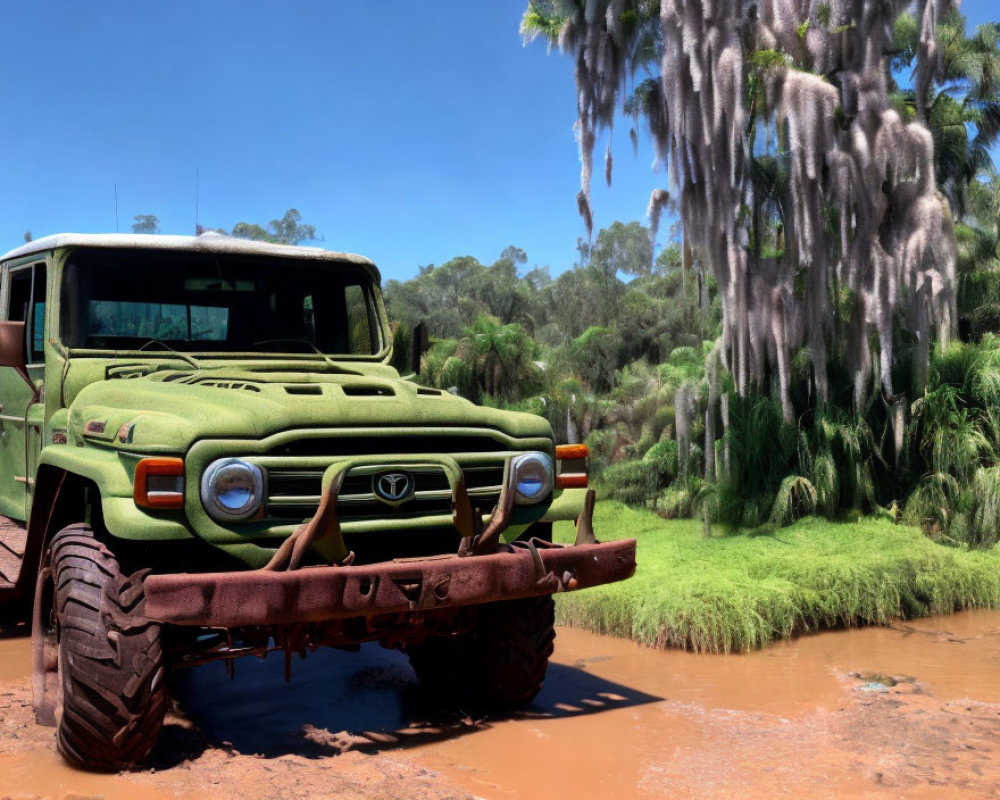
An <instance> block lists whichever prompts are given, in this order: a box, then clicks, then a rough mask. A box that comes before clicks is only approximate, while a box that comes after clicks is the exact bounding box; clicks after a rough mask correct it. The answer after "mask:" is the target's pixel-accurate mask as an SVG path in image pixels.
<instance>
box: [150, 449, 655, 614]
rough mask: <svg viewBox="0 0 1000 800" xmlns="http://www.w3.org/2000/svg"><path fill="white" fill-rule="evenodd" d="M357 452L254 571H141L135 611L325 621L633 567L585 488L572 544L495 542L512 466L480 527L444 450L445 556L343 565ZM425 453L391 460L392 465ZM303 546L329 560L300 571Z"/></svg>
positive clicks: (625, 546)
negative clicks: (599, 522) (344, 508)
mask: <svg viewBox="0 0 1000 800" xmlns="http://www.w3.org/2000/svg"><path fill="white" fill-rule="evenodd" d="M370 461H372V459H368V458H360V459H352V460H351V461H347V462H340V463H337V464H334V465H333V466H331V467H330V468H329V469H328V470H327V471H326V473H324V476H323V495H322V500H321V502H320V506H319V508H318V509H317V512H316V514H315V516H313V517H312V518H311V519H310V520H308V521H306V522H305V523H303V524H302V525H301V526H300V527H299V528H298V529H297V530H296V531H295V532H294V533H293V534H292V535H291V536H290V537H289V538H288V539H287V540H286V541H285V542H284V544H283V545H282V546H281V547H280V548H279V549H278V551H277V552H276V553H275V554H274V557H273V558H272V559H271V562H270V563H269V564H268V565H267V566H266V567H264V568H262V569H257V570H250V571H246V572H215V573H190V574H189V573H183V574H168V575H155V574H154V575H149V576H148V577H147V578H146V580H145V583H144V586H145V593H146V608H145V614H146V616H147V617H148V618H149V619H152V620H156V621H159V622H164V623H169V624H174V625H192V626H207V627H220V628H234V627H241V626H253V625H275V624H293V623H310V622H326V621H331V620H338V619H348V618H352V617H375V616H379V615H383V614H399V613H415V612H425V611H431V610H437V609H446V608H454V607H460V606H472V605H479V604H482V603H490V602H495V601H499V600H515V599H520V598H525V597H535V596H540V595H546V594H553V593H555V592H562V591H572V590H575V589H584V588H588V587H591V586H598V585H601V584H605V583H612V582H615V581H619V580H624V579H626V578H629V577H631V576H632V575H633V574H634V573H635V553H636V542H635V540H634V539H626V540H621V541H614V542H605V543H599V542H597V540H596V539H595V538H594V532H593V510H594V493H593V491H592V490H591V491H588V492H587V495H586V501H585V503H584V508H583V511H582V513H581V514H580V516H579V517H578V519H577V521H576V527H577V535H576V542H575V543H574V544H573V545H562V544H552V543H550V542H545V541H541V540H538V539H532V540H530V541H518V542H514V543H512V544H505V543H502V542H501V541H500V534H501V533H502V532H503V531H504V530H506V528H507V527H508V526H509V524H510V520H511V515H512V513H513V509H514V486H513V483H514V475H513V470H511V469H510V468H509V462H508V469H507V470H506V474H505V477H504V482H503V486H502V490H501V494H500V498H499V501H498V503H497V506H496V508H495V509H494V510H493V513H492V515H491V517H490V518H489V521H488V522H487V523H486V524H485V525H484V524H483V522H482V519H481V517H480V516H479V514H477V513H475V512H474V509H473V506H472V504H471V502H470V500H469V495H468V492H467V491H466V488H465V482H464V479H463V477H462V471H461V468H460V467H459V465H458V464H457V462H455V461H454V460H453V459H450V458H448V457H447V456H438V457H436V459H435V461H436V462H437V464H438V465H439V466H440V467H441V468H442V469H443V470H444V472H445V474H446V475H447V476H448V479H449V484H450V485H451V487H452V521H453V524H454V525H455V528H456V529H457V531H458V533H459V536H460V539H461V544H460V546H459V550H458V552H457V553H455V554H446V555H440V556H427V557H423V558H413V559H397V560H394V561H384V562H380V563H376V564H364V565H353V564H352V561H353V554H352V553H348V552H347V549H346V547H344V542H343V536H342V535H341V531H340V524H339V522H338V520H337V496H338V493H339V491H340V487H341V485H342V483H343V480H344V478H345V476H346V475H347V473H348V472H349V471H350V470H351V469H352V468H355V467H357V466H358V465H361V466H370V464H369V463H368V462H370ZM426 461H427V459H426V457H421V458H419V459H417V458H407V457H402V458H397V459H394V460H393V464H394V465H399V467H400V468H406V467H407V466H413V465H415V464H418V463H419V464H426ZM309 550H316V551H318V552H320V553H322V554H324V555H327V556H328V557H331V560H333V562H334V563H333V564H332V565H330V566H321V567H312V566H307V567H302V566H301V562H302V560H303V558H304V557H305V554H306V552H307V551H309Z"/></svg>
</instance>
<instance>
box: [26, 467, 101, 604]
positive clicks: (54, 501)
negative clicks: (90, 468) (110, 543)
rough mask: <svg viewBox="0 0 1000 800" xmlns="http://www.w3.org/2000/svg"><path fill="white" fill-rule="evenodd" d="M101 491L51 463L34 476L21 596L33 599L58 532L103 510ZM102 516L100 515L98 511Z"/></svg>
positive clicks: (96, 486)
mask: <svg viewBox="0 0 1000 800" xmlns="http://www.w3.org/2000/svg"><path fill="white" fill-rule="evenodd" d="M100 497H101V493H100V488H99V487H98V485H97V484H96V483H95V482H94V481H93V480H91V479H90V478H87V477H84V476H83V475H79V474H77V473H74V472H70V471H69V470H67V469H64V468H62V467H57V466H54V465H52V464H42V465H41V466H39V468H38V473H37V474H36V477H35V487H34V496H33V499H32V503H31V514H30V516H29V517H28V538H27V542H26V545H25V550H24V561H23V562H22V564H21V572H20V574H19V575H18V582H17V589H16V591H17V593H18V596H19V597H23V598H28V599H30V595H31V594H32V593H33V592H34V589H35V578H36V576H37V574H38V568H39V566H40V564H41V559H42V553H43V552H44V550H45V546H46V544H47V543H48V542H49V540H51V538H52V537H53V536H54V535H55V533H56V532H57V531H60V530H62V529H63V528H65V527H66V526H67V525H71V524H72V523H74V522H83V521H85V520H87V519H88V518H89V517H90V514H89V510H90V509H93V508H97V509H100V507H101V504H100ZM98 513H99V512H98Z"/></svg>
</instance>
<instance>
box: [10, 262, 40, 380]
mask: <svg viewBox="0 0 1000 800" xmlns="http://www.w3.org/2000/svg"><path fill="white" fill-rule="evenodd" d="M9 298H10V300H9V304H8V309H7V319H9V320H12V321H15V322H24V323H25V326H24V327H25V339H26V340H27V348H28V352H27V356H28V363H29V364H40V363H41V362H43V361H44V360H45V264H34V265H32V266H30V267H23V268H21V269H17V270H14V271H12V272H11V274H10V295H9Z"/></svg>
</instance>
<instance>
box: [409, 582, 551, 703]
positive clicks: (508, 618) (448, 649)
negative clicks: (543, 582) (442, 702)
mask: <svg viewBox="0 0 1000 800" xmlns="http://www.w3.org/2000/svg"><path fill="white" fill-rule="evenodd" d="M554 625H555V603H554V601H553V599H552V596H551V595H545V596H543V597H528V598H525V599H523V600H506V601H503V602H500V603H490V604H489V605H484V606H481V607H480V608H479V609H478V615H477V619H476V625H475V627H474V628H473V630H471V631H470V632H469V633H467V634H465V635H464V636H457V637H432V638H430V639H426V640H424V641H423V642H421V643H420V644H418V645H411V646H409V647H408V648H407V654H408V655H409V658H410V665H411V666H412V667H413V671H414V672H416V674H417V679H418V680H419V681H420V683H421V685H422V686H423V687H424V688H425V689H426V690H427V691H429V692H430V693H432V694H434V695H435V696H438V697H441V698H446V697H448V698H454V699H455V700H457V701H464V702H473V703H482V704H484V705H487V706H490V707H498V708H510V707H514V706H519V705H526V704H527V703H530V702H531V701H532V700H534V699H535V696H536V695H537V694H538V692H539V691H541V688H542V682H543V681H544V680H545V671H546V669H547V667H548V663H549V657H550V656H551V655H552V648H553V642H554V640H555V636H556V634H555V627H554Z"/></svg>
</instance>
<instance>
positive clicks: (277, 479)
mask: <svg viewBox="0 0 1000 800" xmlns="http://www.w3.org/2000/svg"><path fill="white" fill-rule="evenodd" d="M402 469H404V470H405V471H407V472H410V473H411V474H412V475H413V477H414V492H413V495H412V496H411V497H410V499H408V500H406V501H405V502H403V503H400V504H399V505H392V504H389V503H385V502H383V501H382V500H380V499H379V498H378V497H377V496H376V494H375V492H374V489H373V487H372V479H373V476H372V474H371V471H370V469H367V470H365V474H360V475H358V474H354V473H349V474H348V475H347V476H346V477H345V478H344V482H343V484H342V485H341V487H340V493H339V494H338V496H337V517H338V518H339V519H340V520H341V521H342V522H351V521H354V520H364V519H413V518H416V517H424V516H430V515H435V514H450V513H451V487H450V486H449V485H448V478H447V476H446V475H445V474H444V471H443V470H440V469H428V468H422V469H420V470H413V469H407V468H405V467H403V468H402ZM324 471H325V470H324V469H323V468H316V469H289V470H285V469H270V470H268V497H267V511H268V516H270V517H274V518H277V519H301V518H304V517H307V516H311V515H312V514H313V513H315V511H316V508H317V507H318V506H319V502H320V496H321V492H322V486H323V472H324ZM503 473H504V465H503V463H502V462H501V463H498V464H490V465H477V466H469V467H466V468H464V469H463V474H464V476H465V485H466V487H467V489H468V492H469V497H470V499H471V500H472V502H473V505H474V506H475V507H476V508H478V509H480V510H485V511H486V512H488V511H489V510H490V509H492V508H493V506H494V505H496V503H497V501H498V500H499V498H500V487H501V484H502V482H503Z"/></svg>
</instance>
